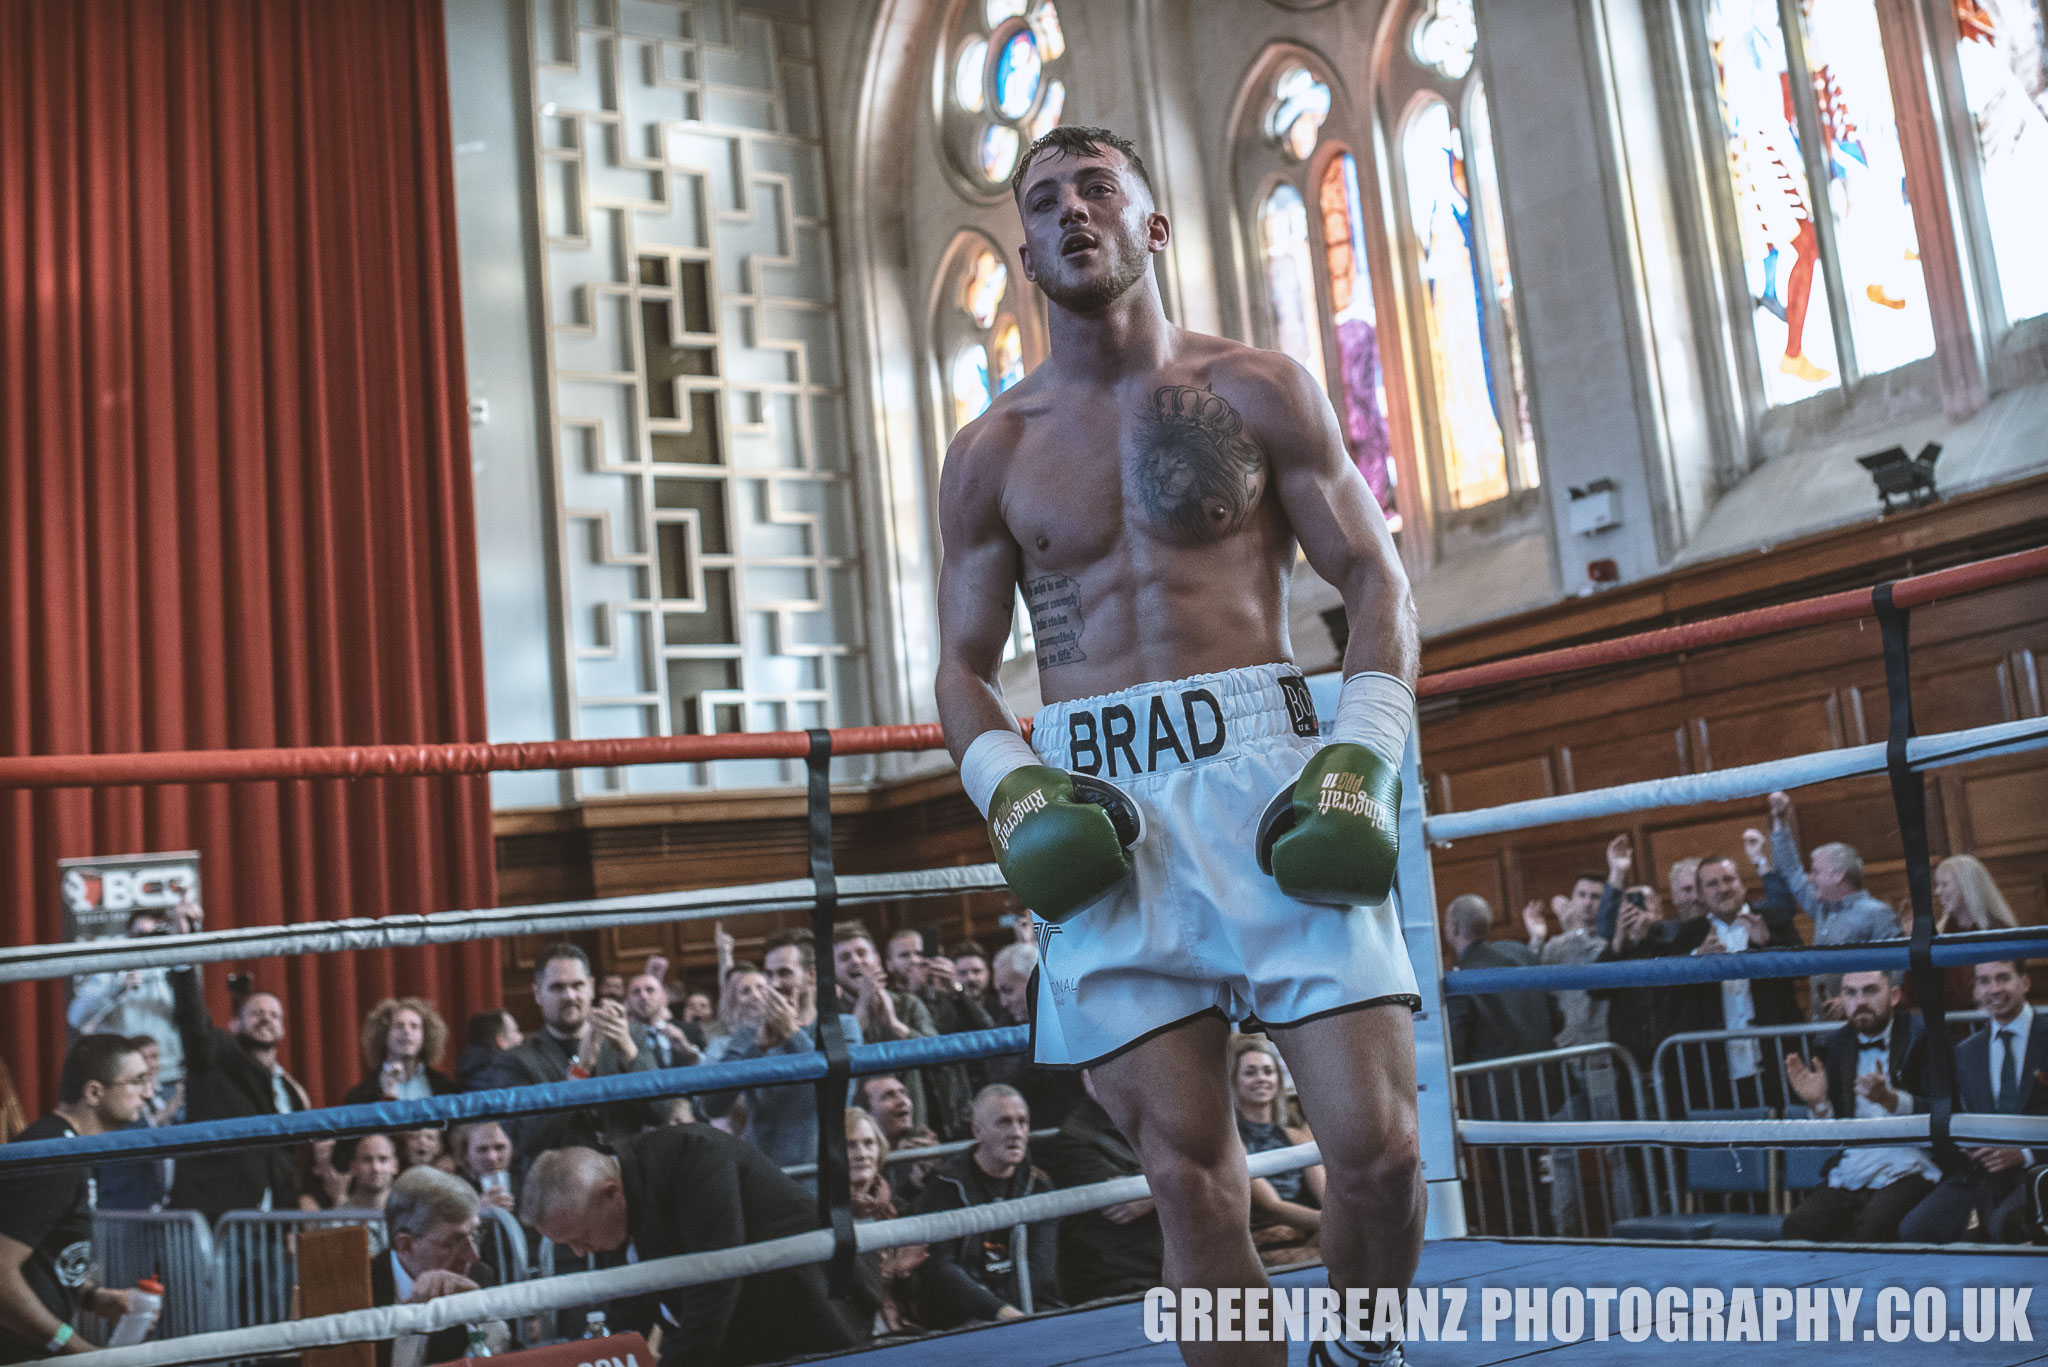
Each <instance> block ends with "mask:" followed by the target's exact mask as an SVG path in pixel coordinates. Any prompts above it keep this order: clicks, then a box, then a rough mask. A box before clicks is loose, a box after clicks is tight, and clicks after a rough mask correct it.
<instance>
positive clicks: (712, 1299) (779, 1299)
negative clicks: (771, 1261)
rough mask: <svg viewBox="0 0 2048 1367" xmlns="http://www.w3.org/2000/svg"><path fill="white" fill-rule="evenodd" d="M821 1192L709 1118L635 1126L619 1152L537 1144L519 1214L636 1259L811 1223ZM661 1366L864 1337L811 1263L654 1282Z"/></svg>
mask: <svg viewBox="0 0 2048 1367" xmlns="http://www.w3.org/2000/svg"><path fill="white" fill-rule="evenodd" d="M817 1213H818V1212H817V1201H816V1199H815V1198H814V1197H813V1196H812V1195H811V1193H810V1192H809V1191H808V1190H806V1189H805V1188H804V1187H802V1186H800V1185H799V1184H798V1183H796V1182H795V1181H793V1180H791V1179H790V1178H789V1177H788V1176H787V1175H785V1174H784V1173H783V1171H782V1170H781V1169H780V1168H778V1167H776V1166H775V1164H774V1162H773V1161H772V1160H771V1159H769V1158H768V1156H767V1155H765V1154H763V1153H762V1152H761V1151H760V1150H759V1149H757V1148H755V1147H753V1146H752V1145H750V1144H747V1143H745V1142H744V1141H741V1140H738V1139H735V1138H733V1137H732V1136H731V1135H729V1134H726V1133H724V1132H723V1131H720V1130H716V1129H713V1128H712V1127H711V1126H709V1125H673V1126H670V1127H668V1128H666V1129H661V1130H651V1131H649V1132H648V1133H646V1134H643V1135H638V1136H635V1137H633V1138H631V1139H628V1140H626V1141H624V1142H623V1143H622V1144H621V1145H620V1146H619V1151H618V1153H617V1154H616V1155H612V1154H601V1153H598V1152H597V1151H596V1150H594V1149H588V1148H583V1147H580V1146H579V1147H575V1148H565V1149H557V1150H554V1151H553V1152H550V1153H546V1154H543V1155H542V1156H541V1157H540V1158H539V1159H538V1160H537V1161H536V1162H535V1163H534V1165H533V1167H532V1168H531V1169H529V1170H528V1172H527V1174H526V1189H525V1190H524V1191H523V1192H522V1193H521V1194H520V1207H519V1214H520V1218H521V1219H523V1220H525V1221H526V1223H527V1224H529V1225H531V1226H532V1227H533V1228H534V1229H536V1230H538V1231H539V1232H540V1233H541V1234H542V1235H543V1236H544V1237H546V1238H548V1239H552V1240H553V1241H554V1242H555V1243H557V1244H559V1245H561V1246H563V1247H565V1248H568V1249H569V1250H570V1251H572V1252H573V1253H575V1254H576V1256H577V1257H579V1258H580V1257H585V1256H588V1255H589V1254H592V1253H599V1252H604V1251H606V1250H611V1249H618V1248H623V1247H625V1246H626V1245H627V1244H628V1243H630V1244H631V1245H632V1246H633V1250H634V1252H635V1253H636V1254H637V1255H638V1257H639V1258H640V1259H641V1260H642V1261H652V1260H654V1259H657V1258H667V1257H672V1256H674V1255H676V1254H681V1253H704V1252H709V1251H710V1250H712V1249H718V1248H733V1247H736V1246H738V1245H740V1244H754V1243H761V1242H763V1241H766V1240H769V1239H780V1238H784V1237H786V1236H788V1235H792V1234H803V1233H806V1232H808V1231H809V1230H810V1229H811V1228H812V1227H813V1226H814V1225H815V1224H816V1222H817ZM660 1303H661V1311H662V1317H663V1319H664V1320H665V1321H666V1323H665V1325H664V1328H663V1333H662V1337H661V1367H713V1364H716V1367H743V1364H749V1363H763V1362H777V1361H780V1360H781V1359H783V1358H787V1357H795V1356H798V1355H800V1354H805V1353H823V1352H829V1351H831V1350H833V1349H836V1348H849V1347H852V1346H853V1345H854V1344H855V1343H857V1342H858V1341H859V1339H860V1337H861V1336H860V1335H858V1334H857V1333H856V1332H855V1330H854V1329H853V1328H852V1327H851V1326H849V1325H848V1324H847V1323H846V1321H845V1319H844V1317H843V1316H842V1314H841V1312H840V1310H839V1309H838V1307H837V1306H836V1305H835V1304H834V1303H833V1300H832V1298H831V1294H830V1291H829V1288H828V1287H827V1285H826V1278H825V1268H824V1266H823V1265H822V1264H818V1263H811V1264H806V1265H804V1266H802V1267H792V1268H784V1269H781V1270H779V1271H774V1272H757V1273H754V1274H753V1275H751V1276H747V1277H735V1278H732V1279H730V1280H727V1281H722V1282H711V1283H707V1284H705V1285H700V1286H688V1287H678V1288H676V1289H673V1290H669V1291H664V1292H662V1293H660Z"/></svg>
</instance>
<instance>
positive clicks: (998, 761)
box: [960, 731, 1045, 817]
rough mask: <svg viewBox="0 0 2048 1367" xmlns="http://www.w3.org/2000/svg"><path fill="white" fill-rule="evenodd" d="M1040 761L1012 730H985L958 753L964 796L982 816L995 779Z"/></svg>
mask: <svg viewBox="0 0 2048 1367" xmlns="http://www.w3.org/2000/svg"><path fill="white" fill-rule="evenodd" d="M1043 763H1045V761H1044V760H1042V759H1040V758H1039V757H1038V752H1037V751H1036V750H1034V749H1032V748H1031V742H1030V741H1027V740H1025V739H1024V738H1023V737H1022V736H1020V735H1018V734H1017V733H1016V732H1015V731H984V732H982V733H981V734H980V735H978V736H976V737H975V738H974V743H973V744H972V745H969V746H968V747H967V753H966V754H964V755H962V756H960V784H961V786H962V787H964V788H966V789H967V800H968V801H969V802H972V803H973V804H974V809H975V810H976V811H978V812H980V813H981V814H982V815H983V816H984V817H985V816H987V815H988V803H989V799H990V798H992V797H994V796H995V795H996V785H997V784H998V783H1001V782H1002V781H1003V780H1004V779H1006V778H1008V777H1009V776H1010V775H1011V774H1014V773H1016V772H1017V771H1018V770H1019V769H1022V768H1023V767H1024V766H1025V765H1027V764H1043Z"/></svg>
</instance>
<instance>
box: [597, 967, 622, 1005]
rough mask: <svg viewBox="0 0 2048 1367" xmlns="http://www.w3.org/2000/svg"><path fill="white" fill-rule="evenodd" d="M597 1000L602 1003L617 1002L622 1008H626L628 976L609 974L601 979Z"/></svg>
mask: <svg viewBox="0 0 2048 1367" xmlns="http://www.w3.org/2000/svg"><path fill="white" fill-rule="evenodd" d="M597 999H598V1000H599V1001H601V1002H617V1003H618V1004H619V1005H620V1006H624V1005H625V1004H626V975H625V974H623V973H607V974H605V975H604V976H603V977H602V978H600V979H599V980H598V984H597Z"/></svg>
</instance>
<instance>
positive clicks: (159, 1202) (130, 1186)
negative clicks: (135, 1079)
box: [93, 1035, 184, 1210]
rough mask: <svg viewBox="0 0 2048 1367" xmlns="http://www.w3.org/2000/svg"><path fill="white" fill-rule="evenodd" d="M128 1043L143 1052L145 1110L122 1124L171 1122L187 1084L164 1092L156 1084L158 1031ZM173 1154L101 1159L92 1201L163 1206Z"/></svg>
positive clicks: (101, 1205)
mask: <svg viewBox="0 0 2048 1367" xmlns="http://www.w3.org/2000/svg"><path fill="white" fill-rule="evenodd" d="M128 1043H129V1044H130V1045H132V1046H134V1049H135V1052H136V1053H138V1054H140V1055H142V1066H143V1069H144V1072H145V1080H144V1083H143V1093H142V1114H141V1115H140V1116H138V1117H137V1118H136V1119H135V1120H134V1121H133V1122H132V1123H131V1124H127V1125H123V1126H122V1127H121V1128H122V1129H124V1130H142V1129H149V1128H152V1127H154V1126H157V1125H164V1124H168V1123H169V1122H170V1120H171V1117H172V1116H174V1115H176V1114H177V1112H178V1110H179V1108H180V1107H182V1106H183V1105H184V1099H183V1096H182V1093H183V1090H184V1084H183V1083H180V1084H178V1086H177V1087H174V1088H172V1092H173V1095H171V1096H168V1097H166V1096H164V1095H163V1094H162V1092H161V1091H160V1090H159V1088H158V1085H157V1060H158V1058H159V1053H158V1048H157V1042H156V1036H155V1035H132V1036H130V1037H129V1039H128ZM175 1161H176V1160H174V1159H170V1158H136V1159H131V1160H129V1161H128V1162H125V1163H101V1164H100V1165H99V1166H98V1167H96V1168H94V1169H93V1184H94V1186H95V1187H96V1188H97V1190H98V1199H97V1200H96V1201H95V1202H94V1203H93V1206H94V1209H96V1210H160V1209H162V1207H163V1204H164V1197H165V1196H166V1195H167V1194H168V1193H169V1192H170V1189H171V1165H172V1163H173V1162H175Z"/></svg>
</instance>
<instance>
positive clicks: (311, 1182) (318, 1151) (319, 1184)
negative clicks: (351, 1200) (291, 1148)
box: [299, 1139, 348, 1212]
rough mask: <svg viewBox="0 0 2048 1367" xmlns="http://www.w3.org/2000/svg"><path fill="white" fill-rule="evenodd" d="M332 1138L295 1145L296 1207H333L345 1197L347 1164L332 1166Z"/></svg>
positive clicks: (314, 1209)
mask: <svg viewBox="0 0 2048 1367" xmlns="http://www.w3.org/2000/svg"><path fill="white" fill-rule="evenodd" d="M335 1144H336V1141H334V1140H332V1139H316V1140H314V1141H313V1142H312V1143H310V1144H301V1145H300V1146H299V1209H300V1210H303V1211H307V1212H313V1211H322V1210H333V1209H334V1208H335V1207H336V1206H338V1205H340V1204H341V1203H342V1202H343V1201H346V1200H347V1199H348V1167H347V1165H346V1164H344V1165H342V1166H340V1167H336V1166H335V1162H334V1150H335Z"/></svg>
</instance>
